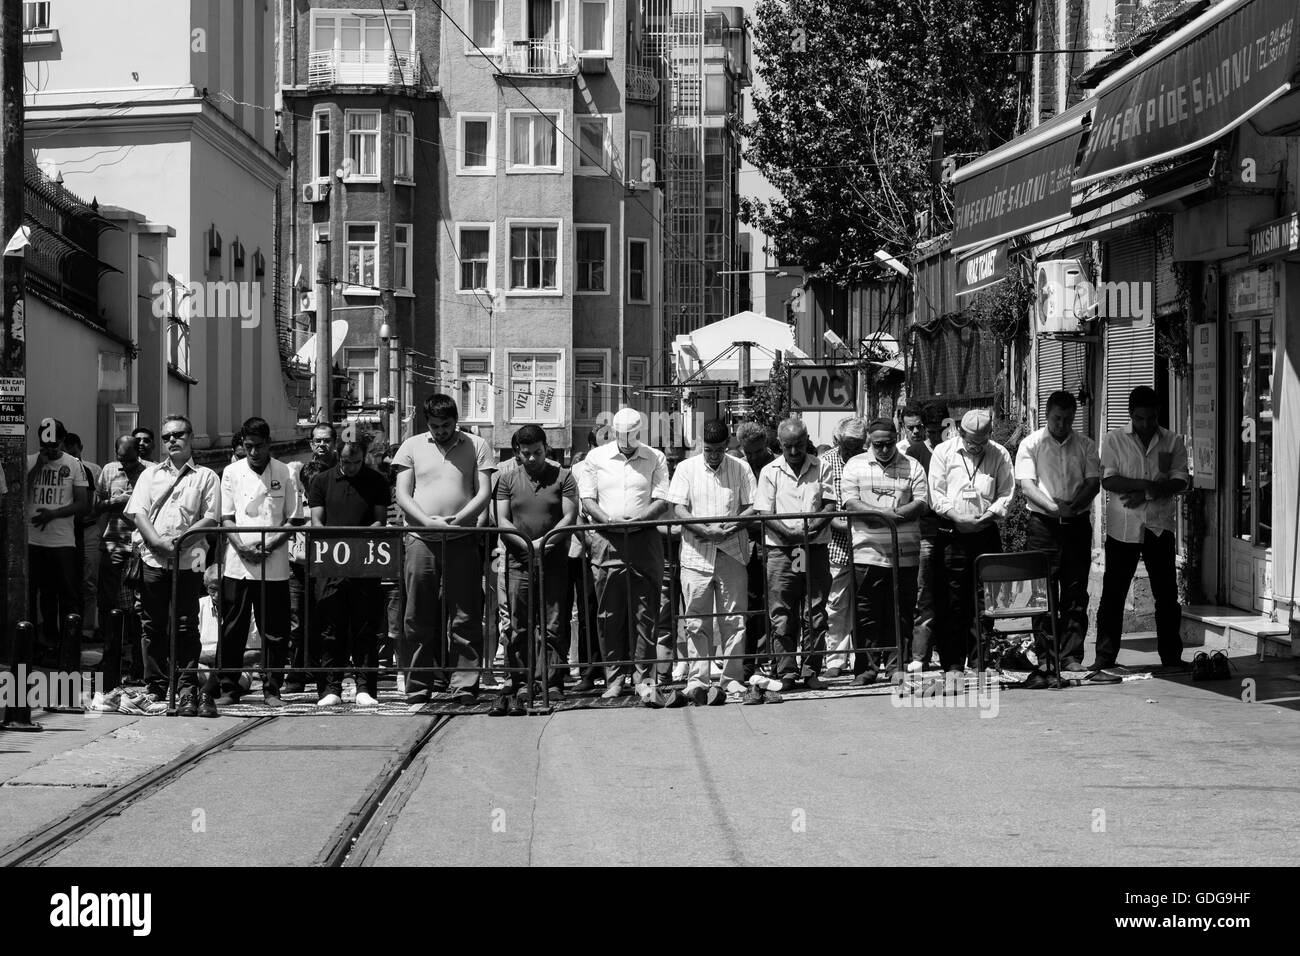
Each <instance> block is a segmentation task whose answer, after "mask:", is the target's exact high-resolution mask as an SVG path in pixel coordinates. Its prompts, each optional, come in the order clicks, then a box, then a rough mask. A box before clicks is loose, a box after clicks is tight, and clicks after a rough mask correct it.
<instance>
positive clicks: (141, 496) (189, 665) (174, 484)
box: [122, 415, 247, 717]
mask: <svg viewBox="0 0 1300 956" xmlns="http://www.w3.org/2000/svg"><path fill="white" fill-rule="evenodd" d="M193 438H194V429H193V427H192V426H191V425H190V420H189V419H188V418H186V417H185V416H184V415H168V416H167V418H166V419H165V420H164V421H163V423H162V447H163V448H164V449H166V455H165V456H164V457H163V459H162V461H161V462H160V463H158V464H156V465H151V466H150V467H149V468H147V469H145V472H144V474H142V475H141V476H140V478H139V480H137V481H136V483H135V487H134V488H133V489H132V490H131V498H130V500H129V501H128V502H127V503H126V508H125V509H124V510H123V512H122V513H123V514H124V515H125V516H126V517H127V518H129V519H131V520H132V521H134V522H135V527H136V533H135V537H134V538H133V539H132V540H133V543H134V545H135V547H136V549H137V550H138V551H139V552H140V560H141V561H142V563H143V565H144V570H143V578H142V580H141V582H140V631H141V635H142V639H141V642H140V643H141V644H142V645H143V646H144V654H145V661H144V679H145V700H143V701H141V702H124V704H123V709H124V710H125V711H126V712H128V713H136V712H137V711H138V712H139V713H142V714H145V715H150V716H151V715H153V714H162V713H166V711H167V704H166V701H165V700H164V698H165V696H166V694H167V683H168V680H169V678H170V676H171V669H172V667H173V665H175V666H177V667H178V668H184V669H185V673H184V674H182V675H181V676H180V678H179V683H180V685H181V686H182V687H183V688H184V691H183V696H182V699H181V706H180V710H179V713H180V715H181V716H195V715H197V716H200V717H215V716H217V708H216V706H215V704H214V703H213V701H212V697H211V695H207V696H205V697H204V699H203V701H202V703H201V704H200V702H199V701H198V700H197V698H198V697H199V696H200V695H199V676H198V666H199V656H200V654H201V652H202V644H201V642H200V637H199V598H200V597H202V595H203V590H204V589H203V570H204V567H205V566H206V564H207V554H208V544H207V539H206V536H205V535H191V536H189V537H186V538H185V541H184V543H183V544H181V543H180V539H181V538H182V537H184V536H185V535H187V534H189V532H191V531H197V530H200V529H203V528H215V527H217V522H218V521H220V520H221V519H220V516H221V483H220V481H219V480H218V478H217V475H216V472H214V471H213V470H212V469H210V468H204V467H203V466H202V465H196V464H195V463H194V455H193V452H192V450H191V444H190V443H191V441H192V440H193ZM178 544H179V545H180V547H181V553H180V554H179V556H178V555H177V546H178ZM173 568H175V569H176V570H175V574H176V577H175V591H176V607H175V615H174V617H175V620H176V622H177V627H176V658H175V660H174V661H173V660H172V657H171V641H170V637H169V632H168V627H169V621H170V620H171V617H172V615H170V614H169V613H168V612H169V611H170V610H172V587H173V578H172V569H173ZM245 630H247V624H245Z"/></svg>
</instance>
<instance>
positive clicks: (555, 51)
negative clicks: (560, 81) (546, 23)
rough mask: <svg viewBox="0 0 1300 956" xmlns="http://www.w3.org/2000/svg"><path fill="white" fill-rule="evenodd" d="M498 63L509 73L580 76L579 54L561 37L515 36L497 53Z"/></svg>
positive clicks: (514, 74) (513, 74)
mask: <svg viewBox="0 0 1300 956" xmlns="http://www.w3.org/2000/svg"><path fill="white" fill-rule="evenodd" d="M496 63H497V66H498V67H500V68H501V71H502V72H503V73H505V74H507V75H509V76H577V74H578V54H577V53H576V52H575V51H574V49H573V47H572V45H570V44H568V43H565V42H563V41H560V40H515V41H514V42H512V43H511V44H510V45H509V47H508V48H507V49H506V50H505V52H504V53H499V54H497V57H496Z"/></svg>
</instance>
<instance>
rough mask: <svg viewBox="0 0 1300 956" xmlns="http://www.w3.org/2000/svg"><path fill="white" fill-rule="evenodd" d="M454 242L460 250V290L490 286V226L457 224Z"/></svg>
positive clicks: (469, 290)
mask: <svg viewBox="0 0 1300 956" xmlns="http://www.w3.org/2000/svg"><path fill="white" fill-rule="evenodd" d="M456 231H457V232H458V233H459V235H458V236H457V239H456V244H457V247H458V249H459V252H460V278H459V284H458V285H457V286H456V288H457V290H458V291H460V292H473V291H474V290H475V289H490V288H492V281H493V276H492V228H491V227H490V226H486V225H484V226H459V227H458V228H457V230H456Z"/></svg>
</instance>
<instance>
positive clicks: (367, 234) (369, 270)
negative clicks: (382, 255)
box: [347, 222, 379, 292]
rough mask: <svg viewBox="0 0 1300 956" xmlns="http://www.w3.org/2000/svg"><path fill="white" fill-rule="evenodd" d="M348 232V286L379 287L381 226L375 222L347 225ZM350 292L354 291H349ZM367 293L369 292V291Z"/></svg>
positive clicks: (376, 288)
mask: <svg viewBox="0 0 1300 956" xmlns="http://www.w3.org/2000/svg"><path fill="white" fill-rule="evenodd" d="M347 230H348V276H347V281H348V285H351V286H362V287H370V288H371V289H374V290H376V291H377V290H378V287H379V224H378V223H375V222H367V223H355V222H350V223H348V224H347ZM347 291H348V292H352V291H353V290H351V289H349V290H347ZM366 291H369V290H368V289H367V290H366Z"/></svg>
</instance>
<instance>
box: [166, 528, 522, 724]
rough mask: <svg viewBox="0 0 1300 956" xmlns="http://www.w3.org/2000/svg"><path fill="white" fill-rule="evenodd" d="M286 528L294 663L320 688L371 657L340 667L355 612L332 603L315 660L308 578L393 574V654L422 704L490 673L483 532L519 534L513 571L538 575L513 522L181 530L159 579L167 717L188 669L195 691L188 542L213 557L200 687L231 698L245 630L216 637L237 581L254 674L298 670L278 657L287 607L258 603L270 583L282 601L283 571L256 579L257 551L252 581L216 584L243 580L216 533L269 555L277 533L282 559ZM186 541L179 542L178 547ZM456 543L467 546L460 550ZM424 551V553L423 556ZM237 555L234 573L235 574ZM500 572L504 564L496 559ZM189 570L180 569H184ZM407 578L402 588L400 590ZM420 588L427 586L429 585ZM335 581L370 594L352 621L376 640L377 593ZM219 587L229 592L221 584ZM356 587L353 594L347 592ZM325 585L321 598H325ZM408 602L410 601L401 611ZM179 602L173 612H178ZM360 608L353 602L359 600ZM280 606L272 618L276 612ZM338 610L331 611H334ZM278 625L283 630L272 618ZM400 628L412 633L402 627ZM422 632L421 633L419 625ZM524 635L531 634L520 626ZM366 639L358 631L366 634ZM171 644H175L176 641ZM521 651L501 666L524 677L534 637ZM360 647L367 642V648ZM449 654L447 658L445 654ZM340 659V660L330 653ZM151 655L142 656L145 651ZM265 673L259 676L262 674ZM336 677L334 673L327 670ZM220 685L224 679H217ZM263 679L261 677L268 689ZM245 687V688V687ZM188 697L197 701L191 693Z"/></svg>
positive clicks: (197, 582) (198, 569)
mask: <svg viewBox="0 0 1300 956" xmlns="http://www.w3.org/2000/svg"><path fill="white" fill-rule="evenodd" d="M291 534H300V535H302V536H303V538H304V541H305V551H304V562H305V566H306V580H305V582H304V584H305V590H306V593H305V594H304V598H303V626H302V637H303V645H304V647H303V666H304V668H305V669H307V670H309V671H314V672H315V674H316V676H317V683H318V685H320V686H321V688H322V689H324V688H325V685H326V682H327V681H329V679H330V676H331V675H333V674H339V673H342V672H351V673H354V674H367V673H375V674H378V673H379V672H380V670H381V669H380V667H379V666H378V661H377V660H376V661H375V662H374V663H372V664H365V665H360V666H357V665H352V664H349V663H348V650H349V648H350V646H351V645H352V644H353V643H355V638H354V635H353V633H352V632H353V627H352V626H351V625H353V624H356V623H357V621H356V618H353V619H352V620H349V619H348V618H349V616H351V615H352V612H353V611H355V610H356V609H354V608H348V607H346V606H345V605H346V602H342V603H343V605H344V606H340V602H339V601H337V600H336V601H335V602H334V605H333V606H332V607H330V609H329V610H327V614H328V616H329V617H330V620H328V621H327V624H328V625H333V626H332V627H331V629H330V635H331V636H330V637H329V638H328V639H327V638H326V637H324V636H322V639H321V645H322V646H321V650H322V651H327V652H328V656H327V655H326V654H322V655H321V656H320V658H319V659H318V657H317V656H316V655H314V654H313V653H312V649H311V643H312V634H313V630H312V626H311V615H312V613H313V605H317V604H318V603H319V597H318V592H319V591H322V590H328V588H327V587H325V586H322V587H321V588H313V587H312V584H313V582H315V581H320V582H327V581H332V582H340V581H341V582H349V581H357V580H376V581H377V580H382V579H390V580H391V579H395V580H396V581H397V582H398V586H399V589H400V595H401V598H402V605H403V607H404V608H405V609H406V610H405V614H404V622H403V623H404V626H403V635H402V642H401V643H402V645H404V646H403V648H402V650H401V652H399V657H400V658H401V664H402V669H403V670H405V671H406V694H407V699H408V701H410V700H411V699H412V698H413V697H414V698H416V699H417V702H427V701H428V699H429V694H430V693H435V692H441V691H443V690H445V689H451V690H456V689H458V688H460V689H466V690H467V689H470V688H476V687H477V685H478V683H479V681H480V678H481V675H482V674H483V673H485V672H490V671H491V670H492V669H493V668H492V661H490V660H485V659H484V656H485V655H484V653H483V647H484V633H483V619H482V611H483V606H484V602H483V600H482V597H483V594H482V588H483V587H484V586H485V584H486V585H487V586H493V585H494V581H493V576H494V570H495V569H493V568H492V566H491V548H490V543H491V540H492V539H494V538H510V539H517V541H516V543H521V544H522V548H521V549H514V550H515V551H516V553H518V554H519V555H520V557H521V561H522V564H523V567H522V568H516V571H515V573H516V574H523V575H527V576H528V578H529V580H538V577H537V573H536V560H535V558H536V556H535V553H534V550H533V546H532V542H531V541H530V540H529V539H528V538H527V537H525V536H524V535H522V534H520V533H519V532H517V531H510V530H504V529H500V528H491V527H464V528H458V529H457V530H456V531H455V532H450V533H448V532H441V531H428V530H421V531H414V530H413V529H412V528H411V527H410V526H406V525H402V526H394V525H390V526H383V527H368V526H367V527H328V526H325V527H318V526H312V525H297V526H293V527H291V528H283V527H282V528H272V527H223V528H202V529H197V530H190V531H186V532H185V533H183V534H182V535H181V536H180V537H179V538H178V539H177V541H176V544H175V547H174V551H173V553H172V555H171V557H170V561H169V564H170V567H169V572H170V578H171V580H170V582H169V586H170V589H171V602H170V606H169V611H168V622H169V627H168V635H169V641H170V643H169V649H170V650H169V654H168V658H167V667H168V671H169V673H168V675H167V682H168V683H167V686H168V696H167V700H168V714H175V713H176V710H177V707H176V700H177V691H178V687H179V683H180V681H181V680H182V679H183V678H186V677H189V678H191V680H190V682H189V684H188V687H189V690H188V692H189V693H196V694H197V693H198V692H199V691H200V690H201V688H200V687H199V685H198V678H199V672H200V670H201V668H200V666H199V656H200V651H201V637H200V635H199V632H198V621H197V615H198V596H199V592H200V590H201V582H202V577H203V574H204V572H205V571H206V570H207V568H208V566H209V565H211V564H212V563H214V562H212V561H211V559H210V558H209V559H207V560H204V561H202V562H199V561H198V559H196V558H195V557H194V556H193V555H190V554H188V553H187V552H189V551H190V547H192V546H193V543H195V542H197V541H198V540H199V539H203V538H213V539H215V541H216V544H215V547H216V549H217V553H216V560H215V566H216V568H217V573H218V576H219V580H220V581H221V586H220V593H219V594H218V596H217V600H215V601H214V602H213V605H214V611H215V613H216V629H217V653H216V660H215V661H214V665H213V667H212V669H211V670H210V672H209V676H208V682H207V685H206V689H207V691H208V692H210V693H212V695H213V696H214V697H215V696H218V695H219V694H221V693H227V692H233V693H235V694H236V696H237V695H238V693H239V689H238V683H237V682H238V680H239V675H240V672H241V671H242V670H243V659H242V655H241V658H240V660H238V661H230V660H225V659H224V658H225V657H226V656H227V655H228V654H233V653H234V651H235V649H236V647H238V648H239V649H240V650H246V649H247V642H248V632H247V631H244V632H242V633H239V634H234V633H232V634H230V635H229V636H227V634H226V617H227V612H228V611H229V610H230V608H228V607H227V605H230V604H235V605H236V608H235V611H236V613H237V614H238V616H240V617H246V618H247V617H249V615H248V614H247V613H244V612H243V611H242V608H241V606H242V605H243V604H245V603H246V602H247V601H248V599H249V594H248V593H247V592H248V591H249V590H253V591H255V592H256V593H255V595H253V597H254V598H255V601H256V604H255V606H254V608H253V613H254V615H255V616H256V620H257V622H258V629H259V631H260V633H261V635H262V663H261V666H260V667H259V668H258V669H259V670H260V671H261V673H262V675H263V682H264V683H263V688H264V691H263V692H264V693H267V692H268V691H269V692H272V693H274V692H276V691H278V689H279V682H278V681H275V680H274V677H275V676H276V675H287V674H288V673H290V672H292V671H295V670H298V669H299V668H296V667H295V666H294V664H293V662H292V661H290V660H288V659H287V655H286V654H285V650H286V648H285V645H286V643H287V638H288V634H287V631H288V625H287V621H288V607H287V606H286V607H274V605H269V604H268V600H269V599H271V598H272V597H273V596H272V595H271V593H270V592H271V591H272V590H274V591H275V592H277V593H276V594H275V595H274V597H276V598H279V599H280V600H283V601H284V602H287V601H288V600H289V593H288V583H289V578H288V577H286V578H284V579H283V580H272V581H268V580H267V568H266V560H265V557H259V558H256V559H252V558H250V559H249V563H253V564H256V565H258V566H259V575H258V577H257V578H255V579H251V580H252V581H253V583H254V584H256V585H257V587H256V588H238V587H232V588H229V589H227V586H226V583H227V581H235V580H249V579H247V578H244V577H227V575H226V565H227V554H226V552H227V548H226V547H225V541H226V539H227V538H228V537H229V536H231V535H240V536H249V535H256V536H257V538H258V547H259V548H260V550H261V552H262V553H263V554H264V555H265V554H269V553H270V552H269V551H268V549H267V548H266V544H267V542H268V539H270V538H272V537H278V538H282V539H283V540H281V541H277V542H275V544H274V547H272V548H271V549H270V551H278V550H279V549H280V548H284V549H285V551H286V557H285V563H286V564H287V563H288V557H287V550H288V547H289V544H288V541H289V536H290V535H291ZM246 541H247V539H246V537H244V538H243V540H241V541H240V544H241V545H245V546H246ZM187 542H189V543H190V547H187ZM467 545H469V546H468V547H467ZM435 555H436V560H435V557H434V556H435ZM186 562H195V563H196V566H193V567H188V566H185V563H186ZM244 563H245V562H241V569H240V574H241V575H243V574H245V573H246V571H245V569H244V568H243V567H242V565H243V564H244ZM506 573H507V574H509V573H510V571H509V569H508V568H507V571H506ZM191 576H192V577H191ZM182 584H184V585H185V589H186V592H187V593H186V594H185V602H186V603H185V605H184V606H183V607H182V605H181V603H180V601H181V596H182ZM279 584H283V585H284V589H283V590H284V593H283V594H279V593H278V592H279V591H280V588H279V587H278V586H277V587H274V588H270V587H268V585H279ZM412 585H414V590H413V591H412ZM430 585H432V590H429V587H430ZM339 590H342V591H344V592H346V595H345V596H347V595H350V596H351V597H353V598H354V599H360V600H362V601H365V600H368V599H370V598H373V600H372V601H371V603H373V604H374V607H373V608H372V609H371V611H372V613H373V615H374V617H373V618H368V617H367V616H366V614H365V613H362V614H361V615H360V625H359V626H361V627H367V626H369V627H371V629H372V630H374V631H375V633H374V634H373V635H371V636H373V637H374V639H375V641H376V642H377V641H378V633H377V631H378V627H379V626H380V618H381V617H382V615H383V612H382V611H381V600H382V598H381V593H380V591H379V590H378V589H375V594H373V595H369V594H367V593H366V591H367V590H368V589H364V588H356V587H350V586H348V585H346V584H344V585H342V586H340V587H339ZM534 590H535V589H533V588H528V589H527V593H526V595H525V598H524V601H525V608H526V614H527V617H528V619H529V620H530V621H532V620H533V619H534V618H535V608H534V604H535V603H536V602H535V601H534ZM228 592H229V593H228ZM358 592H360V593H358ZM332 596H333V595H332V594H327V595H326V597H327V598H328V597H332ZM430 605H433V606H435V610H434V618H435V620H436V624H434V625H432V626H431V625H430V624H429V623H428V622H427V618H423V617H422V614H423V611H424V610H427V607H428V606H430ZM413 608H414V610H413ZM183 610H184V611H188V612H189V613H187V614H184V613H182V611H183ZM314 610H315V612H316V613H317V614H320V613H321V608H319V607H316V608H314ZM363 610H364V609H363ZM282 614H283V617H282V616H281V615H282ZM338 615H343V619H342V620H340V619H339V617H338ZM280 623H283V624H284V625H285V626H284V627H283V628H281V627H278V626H276V625H277V624H280ZM339 625H344V627H343V630H345V631H346V632H347V633H346V637H340V636H339V634H338V632H339V630H340V627H339ZM278 630H284V631H285V632H286V633H272V632H273V631H278ZM412 632H415V633H414V634H413V633H412ZM422 632H428V633H422ZM528 633H529V634H531V633H533V632H532V629H531V628H530V629H529V631H528ZM367 641H369V637H368V638H367ZM181 643H183V644H184V647H183V648H182V647H180V646H179V645H180V644H181ZM525 643H526V645H527V646H526V648H524V659H523V660H522V661H517V662H514V663H512V665H511V666H509V667H508V668H507V670H508V671H509V672H510V673H516V672H524V673H525V675H533V674H534V673H536V666H535V664H536V662H535V656H534V655H535V647H534V642H533V641H531V640H529V641H526V642H525ZM367 646H368V645H367ZM453 655H454V656H453ZM340 656H341V660H339V659H337V658H338V657H340ZM152 657H153V655H150V658H151V659H152ZM467 673H472V674H473V675H474V676H473V679H472V683H470V684H465V683H463V682H462V681H463V678H459V677H458V675H460V674H467ZM268 678H271V679H270V680H268ZM339 682H341V677H340V678H339ZM520 683H521V684H522V685H523V686H525V687H527V688H529V690H530V702H531V690H532V687H533V683H534V682H533V680H532V679H531V676H525V678H524V679H523V680H522V681H521V682H520ZM220 684H224V685H225V686H224V687H219V686H218V685H220ZM268 685H269V686H268ZM246 689H247V688H245V690H246ZM195 703H197V698H196V700H195Z"/></svg>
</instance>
